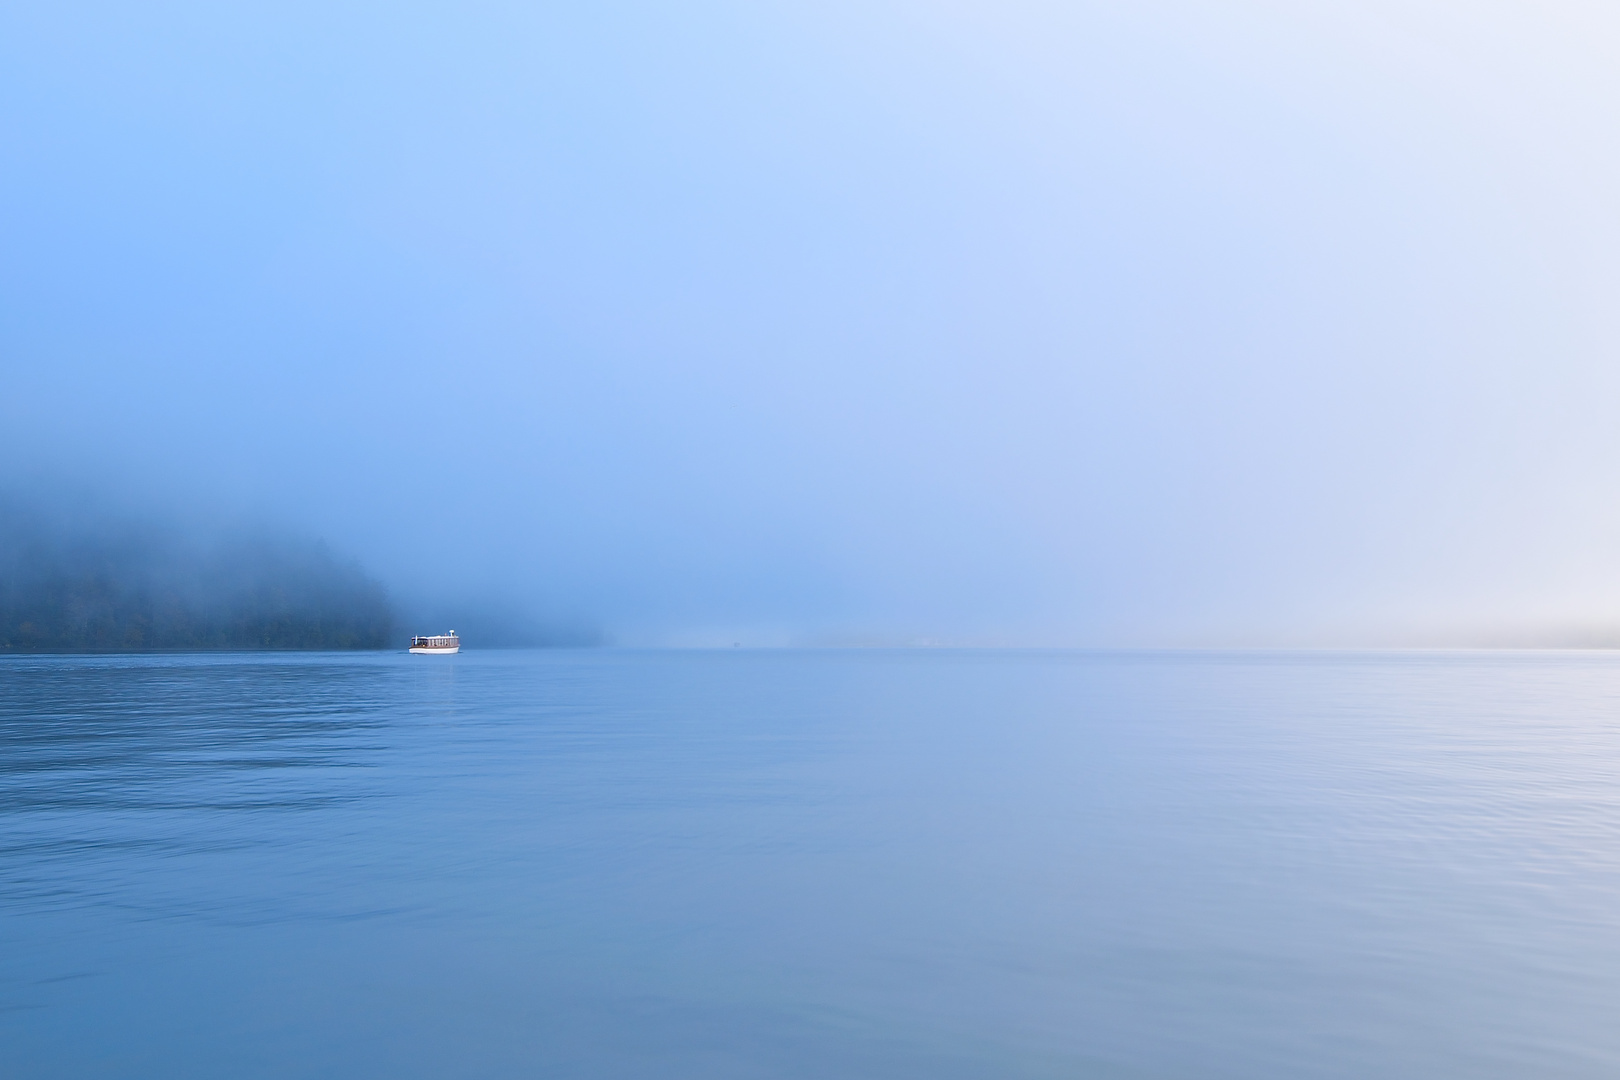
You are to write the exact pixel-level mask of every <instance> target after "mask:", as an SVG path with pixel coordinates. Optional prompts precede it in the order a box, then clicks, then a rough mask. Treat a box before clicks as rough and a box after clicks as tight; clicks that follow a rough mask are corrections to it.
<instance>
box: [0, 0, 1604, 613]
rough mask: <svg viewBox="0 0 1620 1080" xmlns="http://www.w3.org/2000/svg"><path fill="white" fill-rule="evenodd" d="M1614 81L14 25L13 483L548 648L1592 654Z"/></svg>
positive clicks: (62, 10) (1447, 25)
mask: <svg viewBox="0 0 1620 1080" xmlns="http://www.w3.org/2000/svg"><path fill="white" fill-rule="evenodd" d="M1617 56H1620V25H1617V22H1616V20H1615V18H1614V17H1613V15H1612V13H1610V12H1608V11H1606V10H1604V9H1601V8H1599V7H1594V6H1591V5H1583V4H1576V3H1553V4H1550V5H1548V4H1538V5H1533V6H1532V5H1519V4H1502V5H1496V6H1493V7H1490V8H1489V9H1482V8H1480V7H1479V6H1478V5H1461V4H1457V3H1453V2H1451V0H1423V2H1419V3H1405V4H1398V5H1397V4H1385V3H1374V4H1371V5H1368V4H1341V3H1328V4H1323V5H1315V6H1312V7H1310V8H1309V9H1308V10H1307V9H1300V10H1297V11H1296V10H1292V9H1288V10H1285V9H1283V8H1281V7H1278V6H1276V5H1269V4H1264V3H1258V2H1249V0H1233V2H1230V3H1218V4H1204V3H1192V2H1183V0H1163V2H1158V0H1155V2H1151V3H1148V4H1145V5H1137V6H1134V7H1132V8H1131V9H1130V10H1128V11H1126V10H1113V9H1111V8H1108V7H1107V6H1096V5H1084V4H1082V5H1078V6H1072V5H1070V6H1063V5H1048V4H1041V3H1013V4H998V5H980V4H972V3H968V4H955V5H944V6H940V5H924V6H919V5H915V4H910V3H906V2H895V3H888V2H883V3H878V4H876V5H859V6H850V5H841V4H833V5H818V6H815V7H807V6H803V5H795V4H786V5H775V6H771V7H768V8H759V7H757V6H746V5H735V4H731V3H727V2H715V3H708V2H704V3H698V4H696V5H683V6H681V7H680V8H679V9H677V8H666V7H660V6H658V5H654V4H646V3H641V2H637V0H627V2H614V3H609V4H606V5H605V6H604V5H598V6H595V7H593V8H591V9H590V10H589V11H583V10H581V11H572V10H564V9H562V8H549V7H540V8H534V7H532V6H528V7H514V6H510V5H505V4H500V3H492V4H476V5H473V6H472V7H457V8H453V9H452V8H449V7H436V6H433V5H417V4H406V5H403V6H396V7H394V8H391V9H389V10H388V11H386V12H384V11H382V10H380V9H374V8H372V7H370V6H367V5H364V4H346V3H339V4H320V5H312V4H297V3H294V4H276V5H253V4H249V5H247V6H245V7H243V6H236V7H232V8H230V9H222V8H218V7H217V6H212V5H203V4H193V3H186V2H177V3H168V4H162V5H160V6H159V7H157V8H153V9H148V10H143V11H142V12H141V13H139V14H136V13H134V12H132V11H130V10H125V9H123V8H120V7H119V6H117V5H107V4H100V3H83V4H79V3H70V4H66V5H52V6H50V7H42V6H37V5H36V6H33V7H29V6H27V5H22V6H16V5H14V6H11V7H9V8H7V10H6V11H5V12H3V13H0V109H3V110H4V115H5V117H6V122H7V123H6V129H7V138H6V139H5V140H0V252H3V253H4V254H3V255H0V378H3V385H4V393H3V394H0V430H3V432H4V434H5V436H6V446H7V451H6V454H5V455H4V458H5V460H4V462H0V472H4V473H6V474H8V475H11V474H15V475H17V476H20V477H27V476H43V477H45V478H46V479H47V481H48V482H50V483H53V484H54V483H59V482H61V480H62V479H63V478H66V479H67V480H68V481H72V482H83V483H90V484H99V485H102V486H103V487H105V488H109V489H112V490H116V491H118V492H119V493H120V495H121V496H122V497H125V498H128V499H129V500H131V501H132V502H134V503H135V504H136V505H142V506H146V507H149V508H151V509H152V511H153V512H155V513H160V514H161V508H162V507H164V506H172V505H179V506H182V507H204V508H207V510H208V512H209V513H216V512H217V514H218V515H219V516H223V517H233V516H248V517H253V518H255V519H258V520H264V521H270V522H273V523H275V524H276V525H277V527H278V528H282V529H285V530H288V531H289V532H292V533H295V534H298V535H310V536H315V537H319V538H321V539H323V540H325V541H326V542H327V543H329V544H330V545H331V546H332V548H333V550H336V551H341V552H345V553H347V554H348V555H351V556H353V557H355V558H357V559H359V560H360V561H361V563H362V565H363V566H364V567H365V568H366V570H367V572H368V573H370V574H371V575H372V576H374V577H375V578H376V579H378V580H379V581H380V582H382V583H383V584H384V585H386V586H387V587H388V588H389V590H390V592H391V594H392V595H393V596H394V597H395V598H396V600H397V601H398V602H400V603H401V604H402V605H405V606H407V607H410V608H411V609H412V610H419V611H421V612H422V613H423V615H424V618H425V620H426V621H428V622H430V624H434V625H436V624H437V623H439V622H448V621H449V620H451V619H452V618H463V621H464V617H463V616H461V615H458V614H457V611H458V609H459V610H465V609H468V608H478V609H483V608H486V607H490V608H492V607H495V606H497V605H496V604H494V603H493V601H499V606H501V607H503V608H504V609H505V612H506V613H505V614H504V615H502V616H501V619H500V620H492V624H491V625H493V624H494V622H495V621H500V622H503V623H506V624H511V625H514V626H515V625H527V626H529V627H531V630H532V631H533V634H534V635H537V636H536V637H535V639H547V640H580V639H582V638H590V637H594V638H597V639H600V638H611V639H614V640H619V641H629V642H645V643H663V644H668V643H705V642H706V643H715V644H720V643H723V644H729V643H730V642H732V641H738V640H741V641H752V642H757V643H762V644H773V643H790V642H828V641H837V642H850V641H854V642H889V643H894V642H908V641H921V640H933V641H946V642H955V643H962V642H969V643H971V642H980V643H991V644H995V643H1020V642H1022V643H1034V644H1042V643H1047V644H1053V643H1056V644H1063V643H1068V644H1074V643H1089V644H1130V643H1136V644H1178V643H1203V644H1210V643H1216V644H1219V643H1223V642H1228V643H1230V642H1236V643H1250V644H1254V643H1259V644H1265V643H1275V642H1287V643H1333V642H1340V643H1351V644H1355V643H1376V642H1412V643H1423V644H1447V643H1451V644H1466V643H1509V644H1511V643H1514V642H1519V643H1546V642H1550V643H1559V642H1563V643H1586V642H1593V641H1612V640H1614V638H1615V634H1614V627H1615V614H1614V613H1615V611H1616V610H1620V572H1617V566H1616V554H1615V553H1616V552H1617V551H1620V516H1617V513H1616V510H1615V507H1616V506H1620V502H1617V500H1616V499H1615V498H1614V497H1613V495H1614V485H1613V473H1614V470H1613V465H1614V462H1615V461H1616V459H1617V455H1620V443H1617V438H1620V436H1617V435H1616V431H1617V429H1616V427H1615V425H1614V424H1613V416H1614V412H1615V403H1616V401H1620V384H1617V381H1616V380H1617V378H1620V375H1617V370H1620V369H1617V368H1616V366H1615V365H1614V364H1613V362H1612V357H1613V355H1614V353H1615V346H1616V344H1617V341H1620V338H1617V334H1620V327H1617V325H1616V324H1615V321H1614V319H1613V318H1612V304H1610V302H1609V299H1608V298H1609V297H1611V296H1612V294H1613V291H1614V284H1615V282H1616V281H1620V273H1617V269H1620V264H1617V263H1616V257H1615V252H1617V251H1620V243H1616V242H1615V241H1616V240H1617V239H1620V216H1617V215H1616V214H1615V207H1614V200H1613V192H1614V191H1615V190H1616V181H1617V179H1620V159H1617V158H1616V156H1615V153H1614V147H1613V140H1612V139H1611V138H1609V137H1608V134H1609V132H1611V131H1612V130H1613V129H1614V127H1615V125H1616V122H1617V120H1620V87H1617V83H1616V76H1615V72H1616V71H1620V65H1617V64H1616V63H1615V59H1616V57H1617ZM452 625H453V624H452ZM428 628H431V626H430V627H428ZM458 628H461V627H458ZM535 628H537V629H535ZM497 636H507V637H510V636H514V635H509V634H506V633H505V632H504V631H503V632H501V634H499V635H497ZM515 636H521V635H515Z"/></svg>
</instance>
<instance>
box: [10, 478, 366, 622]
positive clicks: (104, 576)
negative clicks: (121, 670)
mask: <svg viewBox="0 0 1620 1080" xmlns="http://www.w3.org/2000/svg"><path fill="white" fill-rule="evenodd" d="M393 629H394V614H393V610H392V608H391V606H390V604H389V600H388V596H387V594H386V592H385V591H384V589H383V587H382V586H381V585H380V584H378V583H377V582H376V581H374V580H372V579H371V578H369V577H368V576H367V575H366V574H365V572H364V571H363V570H362V569H361V568H360V566H359V564H358V563H356V562H354V561H352V560H348V559H343V558H339V557H338V556H336V555H334V554H333V553H332V552H331V551H330V550H329V549H328V548H327V547H326V546H325V545H324V544H322V543H319V542H317V541H312V540H308V539H303V538H296V537H288V536H281V535H266V534H251V533H247V532H244V531H241V530H236V531H212V532H208V531H200V530H186V529H182V528H180V527H178V526H174V527H171V526H165V525H162V524H159V523H154V522H152V521H149V520H140V519H136V518H133V517H130V516H118V515H115V514H112V513H106V512H95V511H89V512H86V511H84V510H83V509H82V508H81V509H77V510H75V511H74V512H71V513H69V512H65V511H63V510H62V509H61V508H59V507H53V506H51V505H49V504H45V503H41V502H40V501H38V500H34V501H28V500H21V499H8V498H5V497H3V496H0V652H128V651H147V650H191V649H377V648H384V647H386V646H388V645H389V644H391V643H392V637H393Z"/></svg>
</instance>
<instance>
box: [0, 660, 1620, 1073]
mask: <svg viewBox="0 0 1620 1080" xmlns="http://www.w3.org/2000/svg"><path fill="white" fill-rule="evenodd" d="M1617 1017H1620V656H1615V655H1611V654H1606V653H1520V654H1515V653H1406V654H1402V653H1381V654H1375V653H1367V654H1317V653H1295V654H1212V653H1211V654H1200V653H1179V654H1178V653H1159V654H1152V653H1140V654H1136V653H1074V652H1070V653H1064V652H1051V653H1038V652H982V653H977V652H956V651H921V652H904V651H894V652H885V651H830V652H792V651H747V650H731V651H715V652H698V651H693V652H620V651H611V650H601V651H577V652H576V651H537V652H524V651H510V652H508V651H484V652H467V653H464V654H462V655H461V656H457V657H409V656H405V655H402V654H401V655H393V654H347V655H337V654H321V655H274V654H248V655H240V654H238V655H211V656H146V657H130V656H115V657H36V658H29V657H6V658H0V1074H3V1075H5V1076H7V1077H13V1076H15V1077H121V1078H122V1077H154V1078H156V1077H162V1078H165V1080H175V1078H183V1077H210V1078H213V1077H225V1076H230V1077H277V1078H286V1077H317V1076H318V1077H345V1078H349V1077H388V1078H402V1077H581V1078H597V1077H615V1078H617V1077H661V1078H662V1077H668V1078H685V1077H694V1078H696V1077H702V1078H728V1077H785V1078H798V1077H818V1078H820V1077H826V1078H839V1080H844V1078H863V1077H872V1078H885V1080H887V1078H913V1077H914V1078H919V1080H921V1078H928V1080H950V1078H956V1077H982V1078H997V1080H1001V1078H1010V1080H1016V1078H1025V1077H1028V1078H1034V1077H1065V1078H1087V1077H1097V1078H1152V1077H1165V1078H1169V1077H1200V1078H1202V1077H1212V1078H1213V1077H1231V1078H1234V1080H1236V1078H1243V1080H1257V1078H1273V1077H1275V1078H1279V1080H1281V1078H1290V1080H1293V1078H1310V1077H1344V1078H1351V1077H1355V1078H1366V1077H1380V1078H1404V1077H1411V1078H1419V1077H1421V1078H1425V1080H1432V1078H1434V1077H1447V1078H1460V1077H1503V1078H1507V1077H1513V1078H1522V1077H1529V1076H1534V1077H1538V1078H1557V1077H1605V1078H1611V1077H1614V1076H1616V1075H1620V1019H1617Z"/></svg>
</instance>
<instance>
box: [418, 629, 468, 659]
mask: <svg viewBox="0 0 1620 1080" xmlns="http://www.w3.org/2000/svg"><path fill="white" fill-rule="evenodd" d="M460 651H461V639H460V638H458V637H456V632H455V631H454V630H452V631H450V632H449V633H448V634H441V635H439V636H437V637H413V638H411V652H416V653H438V654H440V655H443V654H446V653H458V652H460Z"/></svg>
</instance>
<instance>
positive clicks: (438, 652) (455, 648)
mask: <svg viewBox="0 0 1620 1080" xmlns="http://www.w3.org/2000/svg"><path fill="white" fill-rule="evenodd" d="M460 651H461V646H460V645H451V646H449V647H448V648H443V649H440V648H430V647H429V646H426V645H418V646H416V647H414V648H412V649H411V652H413V653H428V654H431V655H434V656H446V655H449V654H450V653H458V652H460Z"/></svg>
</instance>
